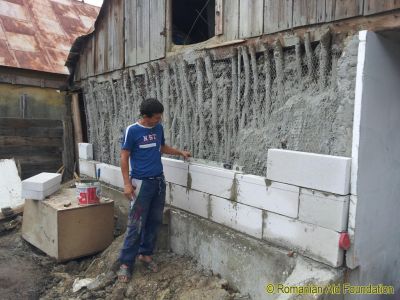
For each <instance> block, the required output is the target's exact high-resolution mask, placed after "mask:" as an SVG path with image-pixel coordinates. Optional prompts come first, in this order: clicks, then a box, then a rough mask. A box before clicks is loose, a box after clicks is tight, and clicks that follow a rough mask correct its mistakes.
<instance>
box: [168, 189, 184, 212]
mask: <svg viewBox="0 0 400 300" xmlns="http://www.w3.org/2000/svg"><path fill="white" fill-rule="evenodd" d="M167 189H168V190H167V196H166V197H168V198H169V200H168V201H169V203H170V204H171V205H172V206H174V207H176V208H180V209H183V210H186V211H189V196H188V192H187V189H186V188H185V187H183V186H180V185H177V184H173V183H169V184H168V187H167Z"/></svg>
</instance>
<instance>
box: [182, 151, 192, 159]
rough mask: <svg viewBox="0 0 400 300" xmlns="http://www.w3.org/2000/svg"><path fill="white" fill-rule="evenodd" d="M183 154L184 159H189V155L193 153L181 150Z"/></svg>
mask: <svg viewBox="0 0 400 300" xmlns="http://www.w3.org/2000/svg"><path fill="white" fill-rule="evenodd" d="M181 155H182V156H183V158H184V159H188V158H189V157H192V154H190V152H188V151H181Z"/></svg>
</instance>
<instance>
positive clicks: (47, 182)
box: [22, 172, 62, 192]
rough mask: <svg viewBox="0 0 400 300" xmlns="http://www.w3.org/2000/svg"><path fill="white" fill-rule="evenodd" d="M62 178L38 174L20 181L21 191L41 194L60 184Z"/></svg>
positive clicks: (55, 174) (50, 174) (52, 174)
mask: <svg viewBox="0 0 400 300" xmlns="http://www.w3.org/2000/svg"><path fill="white" fill-rule="evenodd" d="M61 179H62V176H61V174H58V173H46V172H43V173H40V174H38V175H35V176H33V177H30V178H27V179H25V180H23V181H22V190H31V191H38V192H43V191H46V190H48V189H50V188H52V187H53V186H55V185H57V184H58V185H59V184H60V183H61Z"/></svg>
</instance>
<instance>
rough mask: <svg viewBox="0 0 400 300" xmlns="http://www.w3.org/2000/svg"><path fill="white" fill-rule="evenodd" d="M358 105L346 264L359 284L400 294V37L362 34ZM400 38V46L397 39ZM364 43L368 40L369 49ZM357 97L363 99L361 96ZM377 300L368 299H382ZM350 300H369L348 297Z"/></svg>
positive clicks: (353, 278) (355, 282)
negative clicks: (391, 288) (381, 286)
mask: <svg viewBox="0 0 400 300" xmlns="http://www.w3.org/2000/svg"><path fill="white" fill-rule="evenodd" d="M360 37H361V45H360V47H364V46H365V49H364V50H363V49H360V51H359V55H360V54H361V55H363V53H364V52H365V57H364V58H363V57H359V63H363V65H362V66H358V72H359V74H358V77H357V78H358V79H359V80H358V81H357V91H358V99H356V105H355V121H356V122H355V123H354V126H355V128H354V132H355V134H354V137H353V138H354V141H353V146H354V145H356V146H357V147H356V148H354V147H353V160H354V163H353V165H354V164H356V168H354V172H355V173H353V178H352V185H353V186H352V194H354V195H353V196H352V199H351V200H352V201H351V202H352V204H351V205H350V219H349V225H351V227H352V231H354V237H353V238H354V241H353V243H354V244H353V246H352V249H351V250H350V251H349V252H348V255H347V257H346V260H348V265H349V264H350V265H351V266H352V267H356V266H357V265H359V267H358V268H357V269H355V270H353V271H352V272H351V273H350V281H351V283H353V284H369V283H372V284H374V283H375V284H390V285H394V286H395V289H396V290H399V289H400V229H399V215H400V43H399V42H398V41H400V32H398V33H397V34H392V36H391V37H389V38H388V35H387V34H385V37H384V36H382V35H379V34H376V33H373V32H368V33H365V32H364V33H361V34H360ZM393 37H395V38H397V42H396V41H395V39H394V38H393ZM362 39H365V43H364V46H363V45H362V42H363V41H362ZM356 98H357V97H356ZM380 297H381V296H376V297H373V296H371V298H368V299H379V298H380ZM348 299H364V298H363V296H359V297H357V296H353V297H350V296H348Z"/></svg>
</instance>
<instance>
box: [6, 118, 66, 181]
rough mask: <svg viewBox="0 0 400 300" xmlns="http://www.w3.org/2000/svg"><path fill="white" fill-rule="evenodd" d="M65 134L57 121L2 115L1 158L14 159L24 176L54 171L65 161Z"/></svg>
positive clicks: (60, 123) (61, 124) (61, 125)
mask: <svg viewBox="0 0 400 300" xmlns="http://www.w3.org/2000/svg"><path fill="white" fill-rule="evenodd" d="M63 137H64V129H63V123H62V122H61V121H58V120H42V119H36V120H35V119H15V118H0V144H1V147H0V159H7V158H14V159H15V160H16V161H17V162H18V163H19V165H20V166H21V177H22V179H26V178H28V177H30V176H33V175H36V174H38V173H41V172H55V171H57V170H58V169H59V168H60V167H61V166H62V164H63V162H62V152H63V149H64V142H63ZM71 164H72V165H73V162H72V163H71Z"/></svg>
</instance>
